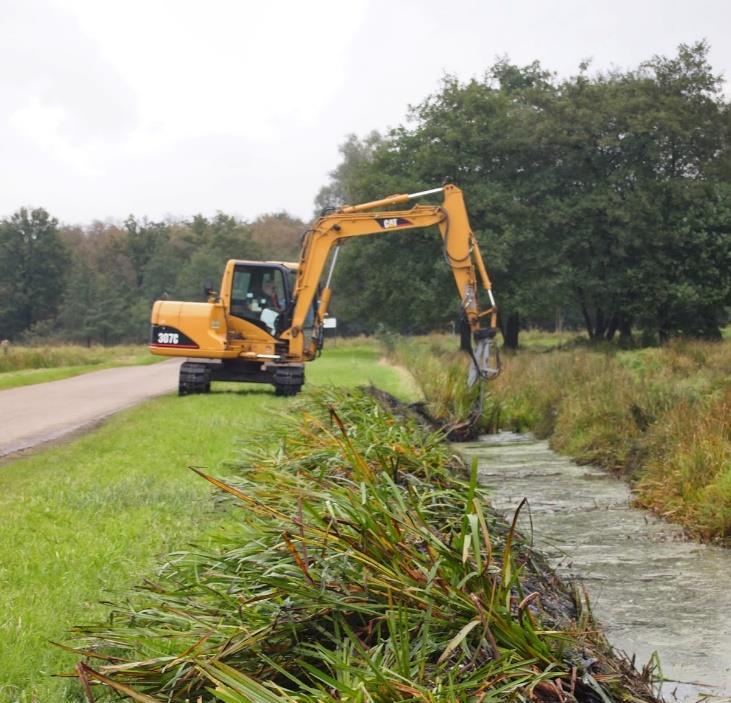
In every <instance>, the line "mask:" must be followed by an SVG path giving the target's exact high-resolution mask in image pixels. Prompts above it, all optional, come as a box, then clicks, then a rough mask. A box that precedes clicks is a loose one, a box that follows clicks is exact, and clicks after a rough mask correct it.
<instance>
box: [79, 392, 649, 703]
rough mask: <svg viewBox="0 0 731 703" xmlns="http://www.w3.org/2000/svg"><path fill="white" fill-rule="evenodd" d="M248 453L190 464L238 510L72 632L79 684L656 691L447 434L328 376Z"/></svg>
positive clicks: (367, 692) (201, 692)
mask: <svg viewBox="0 0 731 703" xmlns="http://www.w3.org/2000/svg"><path fill="white" fill-rule="evenodd" d="M272 434H273V435H274V438H275V439H276V442H274V443H272V441H271V440H272ZM242 459H243V461H242V462H241V463H239V464H237V465H236V466H233V467H231V469H230V471H229V476H230V478H229V479H228V480H226V481H222V480H219V479H216V478H213V477H211V476H210V475H206V474H204V473H202V474H201V475H202V476H203V478H207V479H208V480H209V481H210V482H211V483H213V484H214V485H215V486H217V487H218V488H219V489H221V490H222V491H223V492H224V493H223V495H224V496H226V497H228V499H229V500H230V501H231V502H232V503H233V504H234V505H235V506H236V507H237V508H239V510H237V514H238V517H237V519H236V520H235V521H231V522H230V523H228V524H227V525H226V526H225V529H222V530H217V531H216V533H215V534H214V535H212V536H211V539H210V540H209V542H208V543H207V544H205V545H200V546H196V547H194V548H193V549H190V550H185V551H182V552H179V553H177V554H174V555H172V556H171V557H170V558H169V560H168V562H167V564H166V566H165V567H164V568H163V570H162V572H161V573H160V575H159V576H158V578H157V579H155V580H154V582H148V583H147V584H146V585H145V586H144V587H143V588H141V589H137V590H135V591H133V592H131V593H130V594H129V595H128V596H127V597H126V598H124V599H123V600H122V602H119V603H118V605H117V606H116V607H115V608H114V609H113V611H112V614H111V617H110V619H109V621H108V622H107V623H101V624H98V625H95V626H91V627H84V628H79V635H80V637H82V641H81V643H80V645H79V648H80V654H83V655H84V656H85V657H86V659H87V662H86V663H83V664H81V665H80V667H79V675H80V678H81V679H82V681H84V682H85V683H86V684H87V685H88V686H89V688H90V689H91V687H92V686H95V687H96V685H97V684H103V685H104V686H105V687H106V690H107V691H116V692H117V693H121V694H123V695H124V696H126V697H129V698H130V699H133V700H137V701H144V702H145V703H152V702H153V701H168V702H172V701H179V702H180V703H183V701H193V700H199V701H213V700H214V699H216V700H220V701H225V702H227V703H274V701H279V702H291V703H295V702H297V703H316V702H317V703H336V701H346V700H347V701H353V702H356V701H362V702H363V703H365V702H367V701H372V702H373V703H376V702H378V703H387V702H396V701H404V702H406V701H414V702H416V701H431V702H432V703H456V702H457V701H495V702H497V701H509V700H533V701H554V700H559V701H560V700H565V699H568V700H574V701H579V702H587V703H588V702H589V701H591V702H592V703H594V702H595V701H598V700H602V701H605V703H609V702H610V701H619V700H633V701H635V703H639V702H640V701H643V700H650V699H651V698H652V696H651V694H650V691H649V689H648V687H647V685H646V682H644V681H643V680H641V678H640V677H639V676H637V675H636V674H633V673H632V672H631V670H630V667H629V666H628V664H627V662H626V661H624V660H618V659H616V658H615V657H613V656H612V655H611V652H610V650H609V648H608V647H607V645H606V642H605V641H604V640H603V638H602V637H601V635H598V634H597V633H596V632H595V630H594V629H593V626H592V623H591V618H590V617H588V614H587V612H586V611H585V610H584V609H582V605H581V603H577V602H576V600H575V599H574V597H573V596H572V594H571V593H570V592H569V591H567V590H566V589H565V588H564V587H563V586H562V585H561V584H560V583H559V582H557V581H556V580H555V578H552V577H551V574H550V572H548V570H547V568H546V566H545V564H544V563H543V562H542V559H541V557H540V555H538V554H536V553H535V552H534V551H533V550H531V549H530V548H529V547H528V546H527V545H526V544H525V543H523V542H522V540H521V539H520V537H519V536H518V535H517V534H516V533H515V521H514V522H513V525H512V526H509V525H507V524H505V523H504V522H503V521H502V520H501V519H499V518H497V517H496V516H495V515H493V514H491V513H490V512H489V510H488V507H487V496H486V493H485V491H484V490H483V489H481V488H480V487H479V486H478V485H477V469H476V465H475V466H474V467H473V469H472V471H471V472H465V470H464V466H463V465H462V464H460V463H459V462H458V461H457V460H456V459H455V458H454V457H452V456H451V452H450V449H449V447H448V446H447V445H446V444H445V443H444V442H443V441H442V435H441V434H437V433H434V432H426V431H424V430H423V429H422V428H421V427H420V426H419V425H417V424H415V423H414V422H413V421H411V420H409V418H408V417H407V416H405V415H403V414H402V415H399V416H398V417H394V416H393V415H392V414H391V413H390V412H389V411H387V410H386V409H385V408H384V407H382V406H380V405H379V404H378V403H377V402H376V401H375V400H374V399H373V398H372V397H369V396H368V395H366V394H365V393H363V392H356V391H350V392H348V393H345V392H342V391H340V392H334V391H332V390H329V389H328V390H325V391H323V392H321V393H319V394H318V395H317V396H316V397H314V398H310V399H308V402H306V403H305V404H303V405H301V406H300V408H299V411H298V412H297V413H296V414H293V415H292V416H290V417H288V418H283V419H282V421H281V422H280V423H278V425H277V426H276V427H274V428H270V430H269V431H268V432H267V435H266V436H265V437H262V438H261V439H260V441H258V442H256V443H254V444H252V446H251V447H250V449H249V451H248V452H246V454H245V455H244V456H243V457H242ZM516 518H517V515H516Z"/></svg>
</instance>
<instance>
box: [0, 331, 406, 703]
mask: <svg viewBox="0 0 731 703" xmlns="http://www.w3.org/2000/svg"><path fill="white" fill-rule="evenodd" d="M379 355H380V353H379V350H378V348H377V347H375V346H368V345H363V344H360V345H358V346H351V347H348V346H341V345H339V346H338V347H337V348H335V349H332V350H330V351H326V352H325V354H324V355H323V357H322V359H320V360H318V361H317V362H315V363H314V364H311V365H310V366H308V369H307V381H308V385H318V384H335V385H341V386H351V385H359V384H363V383H370V382H372V383H374V384H375V385H377V386H379V387H380V388H383V389H385V390H388V391H390V392H392V393H394V394H396V395H399V396H401V397H403V398H413V397H414V390H413V387H412V386H411V385H410V383H409V379H408V377H407V376H405V375H404V374H403V372H400V371H399V370H397V369H394V368H393V367H390V366H387V365H385V364H383V363H381V362H380V361H379ZM213 391H214V392H213V393H211V394H210V395H206V396H189V397H185V398H178V397H175V396H166V397H163V398H159V399H156V400H153V401H150V402H147V403H145V404H143V405H142V406H139V407H137V408H135V409H132V410H129V411H126V412H124V413H121V414H119V415H117V416H115V417H113V418H112V419H111V420H110V421H109V422H107V423H105V424H104V425H103V426H102V427H101V428H99V429H98V430H96V431H95V432H93V433H91V434H89V435H86V436H84V437H82V438H80V439H78V440H76V441H74V442H72V443H69V444H66V445H61V446H58V447H55V448H52V449H49V450H46V451H43V452H41V453H39V454H37V455H33V456H29V457H27V458H23V459H19V460H16V461H14V462H11V463H9V464H6V465H4V466H2V467H0V514H2V515H3V520H2V523H0V554H1V555H2V556H1V557H0V701H3V702H6V701H7V702H10V701H13V702H14V701H22V702H23V703H30V702H31V701H40V702H43V703H45V702H46V701H60V700H68V701H71V700H83V697H82V696H81V694H80V691H79V689H78V687H77V685H76V683H75V682H68V681H66V680H64V679H59V678H53V677H52V674H54V673H57V672H59V671H63V670H69V669H70V668H72V667H73V665H74V663H75V661H76V657H75V656H73V655H71V654H67V653H65V652H63V651H62V650H60V649H58V648H56V647H53V646H51V645H50V644H49V641H62V640H63V639H64V638H65V635H66V632H67V630H68V628H69V627H71V626H73V625H76V624H79V623H83V622H89V621H93V620H95V619H98V618H99V617H104V614H105V612H106V611H105V607H104V606H103V605H100V603H99V601H100V600H104V599H105V598H107V597H109V596H110V594H113V593H115V592H119V591H120V590H122V589H125V588H127V587H129V586H130V585H132V584H135V583H138V582H140V581H141V580H142V579H143V578H144V576H145V575H146V574H149V573H151V571H152V570H153V569H154V568H155V566H156V565H158V564H159V562H160V559H161V558H162V557H163V555H165V554H166V553H167V552H169V551H170V550H172V549H175V548H176V547H178V546H183V545H185V544H188V543H189V542H190V541H191V540H194V539H195V538H196V537H197V536H198V535H200V534H201V533H202V531H203V530H204V528H208V527H210V526H211V525H212V524H214V523H215V522H216V521H217V520H224V519H230V517H229V516H227V514H226V513H223V512H220V511H217V510H216V509H215V507H214V505H213V503H212V501H211V490H210V488H209V487H208V485H207V484H205V483H204V481H202V480H201V479H200V478H198V477H196V476H195V475H194V474H193V473H192V472H191V471H189V470H188V467H189V466H197V467H207V468H208V469H210V470H211V471H213V472H214V473H215V472H216V471H217V470H219V469H220V468H221V467H222V466H223V465H224V464H225V463H226V462H227V461H232V460H234V459H235V458H236V453H237V446H240V443H242V442H246V440H247V436H249V434H250V433H251V430H252V429H254V428H261V427H262V426H265V425H266V423H267V422H268V419H269V418H270V417H271V415H270V414H271V413H274V414H278V413H282V412H284V411H286V409H287V407H288V405H289V403H290V402H291V401H290V400H289V399H284V398H277V397H275V396H274V394H273V392H272V390H271V389H270V387H269V386H254V385H240V384H214V386H213Z"/></svg>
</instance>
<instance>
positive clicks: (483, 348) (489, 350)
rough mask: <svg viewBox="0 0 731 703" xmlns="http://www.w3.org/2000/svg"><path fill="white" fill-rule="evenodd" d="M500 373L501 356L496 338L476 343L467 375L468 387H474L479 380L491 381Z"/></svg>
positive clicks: (479, 340)
mask: <svg viewBox="0 0 731 703" xmlns="http://www.w3.org/2000/svg"><path fill="white" fill-rule="evenodd" d="M499 373H500V354H499V352H498V348H497V344H496V342H495V337H484V338H482V339H478V340H477V341H476V342H475V347H474V349H473V351H472V354H471V355H470V370H469V373H468V375H467V385H468V386H469V387H470V388H472V386H474V385H475V383H477V381H478V380H483V381H489V380H491V379H493V378H496V377H497V375H498V374H499Z"/></svg>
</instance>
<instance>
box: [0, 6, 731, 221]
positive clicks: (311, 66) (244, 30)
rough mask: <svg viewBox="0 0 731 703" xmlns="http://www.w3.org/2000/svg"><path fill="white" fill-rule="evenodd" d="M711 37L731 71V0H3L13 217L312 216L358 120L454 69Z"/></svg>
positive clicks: (7, 197)
mask: <svg viewBox="0 0 731 703" xmlns="http://www.w3.org/2000/svg"><path fill="white" fill-rule="evenodd" d="M702 38H706V39H707V40H708V41H709V42H710V44H711V63H712V65H713V67H714V69H715V70H716V71H717V72H720V73H723V74H725V75H726V76H729V75H731V41H729V39H730V38H731V1H729V0H693V1H692V2H691V1H690V0H686V1H685V2H681V1H679V0H523V1H521V0H499V1H498V0H482V1H479V0H451V1H446V2H445V0H403V1H398V0H390V1H388V0H280V1H279V2H277V1H275V0H270V1H269V2H268V3H266V2H255V1H253V0H237V1H234V0H209V2H203V1H202V0H197V1H196V2H192V1H188V0H174V1H173V0H122V1H119V0H0V217H2V216H7V215H9V214H11V213H12V212H13V211H15V210H16V209H17V208H19V207H21V206H24V205H26V206H41V207H45V208H46V209H47V210H49V211H50V212H51V213H52V214H53V215H55V216H56V217H58V218H59V219H60V220H62V221H63V222H66V223H89V222H91V221H92V220H94V219H101V220H106V219H110V218H111V219H114V220H121V219H123V218H124V217H126V216H127V215H128V214H130V213H134V214H135V215H137V216H145V215H146V216H149V217H150V218H153V219H158V218H162V217H165V216H168V215H171V216H179V217H187V216H190V215H192V214H194V213H197V212H202V213H204V214H213V213H215V211H216V210H224V211H226V212H232V213H235V214H237V215H239V216H242V217H244V218H247V219H253V218H254V217H256V216H257V215H258V214H261V213H264V212H273V211H280V210H287V211H288V212H290V213H292V214H294V215H297V216H299V217H302V218H303V219H309V218H310V216H311V214H312V211H313V200H314V197H315V195H316V194H317V191H318V190H319V188H320V187H321V186H322V185H324V184H325V183H326V181H327V174H328V172H329V171H330V170H332V169H333V168H334V167H335V166H336V165H337V164H338V145H339V144H340V143H341V142H342V141H343V140H344V138H345V137H346V135H348V134H349V133H351V132H355V133H356V134H359V135H363V134H365V133H367V132H369V131H370V130H372V129H378V130H384V129H386V128H388V127H389V126H394V125H396V124H399V123H401V122H403V120H404V118H405V116H406V112H407V108H408V105H409V104H415V103H418V102H420V101H421V100H422V99H424V98H425V97H426V96H427V95H429V94H430V93H432V92H434V91H435V90H436V89H438V87H439V81H440V78H441V76H443V75H444V73H451V74H455V75H457V76H458V77H460V78H461V79H469V78H471V77H473V76H477V77H479V76H481V75H482V74H483V72H484V70H485V69H486V68H487V67H488V66H489V65H490V64H492V63H493V62H494V60H495V58H496V57H498V56H502V55H508V56H509V57H510V59H511V60H512V61H514V62H516V63H519V64H521V65H523V64H526V63H529V62H531V61H533V60H534V59H538V60H540V61H541V63H542V64H543V65H544V67H545V68H548V69H551V70H554V71H557V72H558V73H559V74H560V75H570V74H572V73H574V72H575V71H576V69H577V66H578V64H579V62H580V61H582V60H583V59H587V58H589V59H592V65H593V66H594V67H595V68H597V69H604V68H609V67H612V66H615V67H620V68H630V67H635V66H636V65H637V64H638V63H639V62H640V61H642V60H644V59H647V58H650V57H651V56H652V55H654V54H666V55H668V54H673V53H674V52H675V48H676V47H677V45H678V44H679V43H680V42H693V41H696V40H698V39H702Z"/></svg>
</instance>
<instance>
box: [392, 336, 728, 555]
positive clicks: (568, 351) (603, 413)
mask: <svg viewBox="0 0 731 703" xmlns="http://www.w3.org/2000/svg"><path fill="white" fill-rule="evenodd" d="M428 355H432V356H433V359H432V361H431V364H432V366H435V367H441V370H440V371H439V374H440V377H441V379H443V380H445V382H447V381H446V379H448V378H449V377H450V375H452V374H454V375H455V376H456V380H455V384H456V385H455V388H457V389H458V388H460V385H459V384H460V383H461V381H460V380H459V374H460V373H461V366H462V363H463V362H458V361H456V360H452V359H450V357H449V355H448V354H447V353H446V352H445V351H444V343H443V342H435V340H433V339H424V340H411V341H409V342H408V343H407V344H406V345H405V346H404V347H403V351H402V357H401V359H402V361H403V363H404V364H405V365H406V366H407V367H408V368H409V369H410V370H412V372H413V373H414V374H416V375H417V376H418V374H419V373H420V370H421V369H423V368H427V366H428V362H425V361H424V359H423V357H424V356H428ZM430 373H431V372H430ZM433 373H436V372H433ZM427 375H428V374H427ZM421 387H422V391H423V392H424V394H425V396H426V398H427V401H428V402H431V403H434V404H435V407H440V406H441V405H442V404H443V402H444V400H443V399H444V398H445V397H447V395H448V393H449V392H450V391H445V390H441V389H439V388H436V390H432V389H431V387H430V385H429V383H428V379H427V383H424V384H423V385H422V386H421ZM729 388H731V342H730V341H725V342H718V343H716V342H693V341H677V342H674V343H672V344H669V345H666V346H664V347H660V348H649V349H640V350H634V351H620V350H618V349H615V348H612V347H605V348H603V349H600V350H597V349H591V348H587V347H585V346H581V347H570V346H569V347H566V348H563V349H556V350H553V351H550V352H548V353H536V352H532V351H528V352H522V353H518V354H513V355H509V356H505V357H504V358H503V371H502V374H501V375H500V377H499V378H498V379H497V380H496V381H494V382H491V383H489V384H488V390H487V393H488V399H489V400H488V402H487V403H486V404H485V408H486V411H485V414H484V416H483V431H496V430H497V429H504V430H514V431H519V432H520V431H525V430H531V431H533V432H534V433H535V434H536V435H537V436H539V437H546V438H549V440H550V443H551V446H552V447H553V448H554V449H556V450H557V451H560V452H563V453H565V454H568V455H569V456H571V457H573V458H575V459H576V460H577V461H579V462H583V463H594V464H598V465H600V466H602V467H604V468H606V469H608V470H611V471H613V472H615V473H617V474H620V475H622V476H624V477H625V478H627V479H629V480H630V481H632V482H633V485H634V488H635V491H636V496H637V500H638V502H639V503H640V504H641V505H643V506H646V507H649V508H651V509H652V510H653V511H655V512H657V513H658V514H660V515H662V516H664V517H666V518H668V519H671V520H673V521H676V522H679V523H680V524H682V525H684V526H685V527H686V529H687V530H688V531H689V532H690V533H691V534H693V535H695V536H698V537H701V538H703V539H716V540H721V541H726V540H728V539H729V538H731V514H730V506H731V459H730V458H729V457H730V455H731V431H730V430H729V422H730V420H729V415H730V413H729V403H728V394H729ZM452 392H458V391H452ZM451 407H452V408H458V406H457V405H454V404H453V405H452V406H451Z"/></svg>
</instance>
